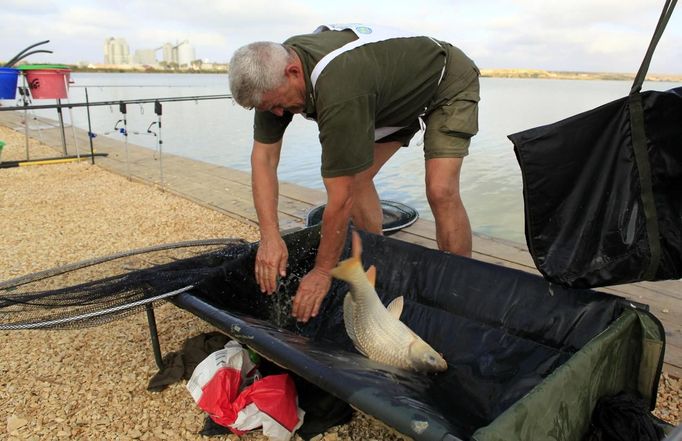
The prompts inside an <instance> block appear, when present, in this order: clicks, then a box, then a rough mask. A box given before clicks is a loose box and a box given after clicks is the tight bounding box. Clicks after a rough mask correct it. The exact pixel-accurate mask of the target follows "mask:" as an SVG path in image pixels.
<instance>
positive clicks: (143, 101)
mask: <svg viewBox="0 0 682 441" xmlns="http://www.w3.org/2000/svg"><path fill="white" fill-rule="evenodd" d="M88 87H89V86H88ZM85 89H86V91H87V87H86V88H85ZM224 99H232V95H230V94H224V95H220V94H216V95H195V96H176V97H166V98H139V99H131V100H112V101H92V102H90V101H87V100H86V102H81V103H67V104H39V105H30V106H26V107H24V106H14V107H0V112H2V111H13V110H24V108H26V109H27V110H38V109H58V108H67V109H72V108H75V107H96V106H116V105H120V104H121V103H125V104H147V103H156V102H157V101H158V102H159V103H171V102H180V101H206V100H224Z"/></svg>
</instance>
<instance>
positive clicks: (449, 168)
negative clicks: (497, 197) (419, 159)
mask: <svg viewBox="0 0 682 441" xmlns="http://www.w3.org/2000/svg"><path fill="white" fill-rule="evenodd" d="M463 160H464V158H432V159H427V160H426V197H427V199H428V201H429V205H430V206H431V211H432V212H433V216H434V217H435V219H436V242H437V243H438V248H439V249H440V250H443V251H449V252H451V253H454V254H459V255H461V256H466V257H471V225H470V224H469V217H468V216H467V212H466V210H465V209H464V204H463V203H462V199H461V197H460V195H459V175H460V170H461V168H462V162H463Z"/></svg>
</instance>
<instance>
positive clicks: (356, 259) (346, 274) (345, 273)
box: [331, 231, 364, 281]
mask: <svg viewBox="0 0 682 441" xmlns="http://www.w3.org/2000/svg"><path fill="white" fill-rule="evenodd" d="M361 255H362V241H361V240H360V235H359V234H358V233H357V232H356V231H353V237H352V252H351V257H349V258H348V259H346V260H343V261H341V262H339V264H338V265H337V266H336V267H335V268H334V269H332V270H331V275H332V276H334V277H336V278H337V279H341V280H344V281H348V280H349V279H350V278H351V275H352V274H354V273H355V272H356V271H357V268H358V267H360V270H361V271H362V260H361V259H360V256H361ZM363 272H364V271H363Z"/></svg>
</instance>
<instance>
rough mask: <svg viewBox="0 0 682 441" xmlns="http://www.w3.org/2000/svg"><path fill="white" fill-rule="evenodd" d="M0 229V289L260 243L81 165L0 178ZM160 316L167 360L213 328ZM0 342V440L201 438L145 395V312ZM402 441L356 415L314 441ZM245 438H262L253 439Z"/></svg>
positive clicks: (172, 395)
mask: <svg viewBox="0 0 682 441" xmlns="http://www.w3.org/2000/svg"><path fill="white" fill-rule="evenodd" d="M0 140H3V141H5V142H6V143H7V146H6V147H5V149H4V151H3V153H2V159H3V160H12V159H23V158H24V138H23V135H21V134H18V133H16V132H14V131H12V130H9V129H7V128H4V127H0ZM30 149H31V156H32V157H33V158H35V157H49V156H54V155H55V151H54V150H52V149H50V148H48V147H46V146H42V145H40V144H39V143H37V142H35V141H32V142H31V146H30ZM0 221H1V222H2V228H1V229H0V244H2V245H1V246H0V259H1V261H2V262H3V265H1V266H0V280H7V279H10V278H13V277H17V276H20V275H24V274H29V273H33V272H36V271H41V270H45V269H48V268H52V267H55V266H59V265H64V264H68V263H73V262H77V261H80V260H83V259H88V258H92V257H98V256H106V255H110V254H112V253H115V252H119V251H126V250H130V249H134V248H139V247H144V246H150V245H156V244H161V243H173V242H179V241H184V240H195V239H207V238H221V237H235V238H244V239H246V240H248V241H254V240H256V239H257V237H258V236H257V230H256V229H255V228H254V227H253V226H251V225H247V224H244V223H242V222H239V221H237V220H234V219H232V218H230V217H227V216H226V215H224V214H222V213H218V212H215V211H212V210H210V209H208V208H204V207H201V206H199V205H197V204H194V203H192V202H190V201H187V200H185V199H182V198H180V197H177V196H174V195H171V194H169V193H166V192H163V191H160V190H159V189H157V188H154V187H152V186H148V185H144V184H139V183H135V182H131V181H128V180H127V179H125V178H123V177H120V176H117V175H114V174H111V173H109V172H106V171H104V170H102V169H100V168H99V167H97V166H90V165H89V164H87V163H78V164H75V163H74V164H64V165H49V166H39V167H21V168H10V169H0ZM156 315H157V323H158V327H159V330H158V331H159V336H160V339H161V347H162V350H163V351H164V352H168V351H173V350H178V349H179V348H180V347H181V345H182V343H183V342H184V340H185V339H187V338H189V337H192V336H194V335H196V334H198V333H201V332H207V331H210V330H212V328H211V327H210V326H209V325H208V324H206V323H205V322H203V321H202V320H199V319H197V318H196V317H195V316H193V315H191V314H189V313H187V312H185V311H183V310H181V309H179V308H176V307H174V306H171V305H164V306H161V307H158V308H156ZM0 338H1V339H2V341H3V344H2V345H0V360H1V361H0V402H2V403H3V404H4V405H3V406H0V421H1V422H2V423H3V424H2V425H0V438H3V439H6V438H9V439H17V440H19V439H22V440H23V439H29V440H52V439H79V440H80V439H93V440H105V439H112V440H113V439H116V440H125V439H143V440H165V439H167V440H178V439H183V440H195V439H196V440H198V439H208V438H203V437H201V436H198V435H197V433H198V432H199V430H200V429H201V427H202V424H203V413H202V412H201V410H200V409H198V408H197V407H196V405H195V404H194V402H193V401H192V398H191V396H190V395H189V393H188V392H187V391H186V389H185V387H184V383H178V384H175V385H173V386H171V387H169V388H168V389H166V390H165V391H163V392H161V393H150V392H147V390H146V386H147V382H148V380H149V378H150V377H151V376H152V375H153V374H154V373H155V372H156V365H155V363H154V358H153V355H152V351H151V347H150V344H149V334H148V329H147V324H146V316H145V315H144V314H136V315H133V316H129V317H127V318H126V319H125V320H122V321H117V322H113V323H110V324H107V325H102V326H99V327H95V328H87V329H81V330H73V331H14V332H0ZM661 384H662V387H661V391H660V393H659V407H658V409H657V414H659V415H660V416H662V417H664V418H665V419H666V420H668V421H670V422H671V423H675V424H678V423H679V418H680V417H679V415H680V382H679V380H677V379H675V378H671V377H667V376H666V377H665V378H664V379H663V380H662V382H661ZM401 438H402V437H400V436H398V435H396V434H395V433H394V432H392V431H391V430H390V429H388V428H386V427H385V426H383V425H382V424H381V423H380V422H378V421H376V420H374V419H372V418H369V417H366V416H364V415H362V414H361V413H357V415H356V416H355V417H354V419H353V421H352V422H351V423H350V424H347V425H344V426H340V427H337V428H333V429H331V430H330V431H329V432H327V433H326V434H324V436H323V437H321V439H324V440H327V441H330V440H368V439H375V440H394V439H401ZM214 439H215V438H214ZM218 439H220V438H218ZM222 439H238V438H237V437H236V436H232V435H231V436H225V437H223V438H222ZM241 439H245V440H261V439H265V438H264V437H263V436H262V435H261V434H260V432H258V431H256V432H253V433H251V434H248V435H246V436H244V437H242V438H241Z"/></svg>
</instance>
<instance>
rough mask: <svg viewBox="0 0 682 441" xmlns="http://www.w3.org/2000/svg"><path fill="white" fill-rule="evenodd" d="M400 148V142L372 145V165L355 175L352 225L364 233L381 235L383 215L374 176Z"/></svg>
mask: <svg viewBox="0 0 682 441" xmlns="http://www.w3.org/2000/svg"><path fill="white" fill-rule="evenodd" d="M399 148H400V142H398V141H394V142H387V143H381V144H374V163H373V164H372V166H371V167H370V168H368V169H367V170H365V171H363V172H360V173H358V174H356V175H355V179H354V183H353V209H352V212H351V215H352V217H353V224H354V225H355V226H356V227H357V228H359V229H361V230H364V231H369V232H370V233H375V234H381V230H382V224H383V218H384V215H383V213H382V211H381V203H380V201H379V194H378V193H377V190H376V188H375V187H374V176H376V174H377V173H378V172H379V170H380V169H381V167H382V166H383V165H384V164H385V163H386V161H388V160H389V158H390V157H391V156H393V154H394V153H395V152H396V151H398V149H399Z"/></svg>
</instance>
